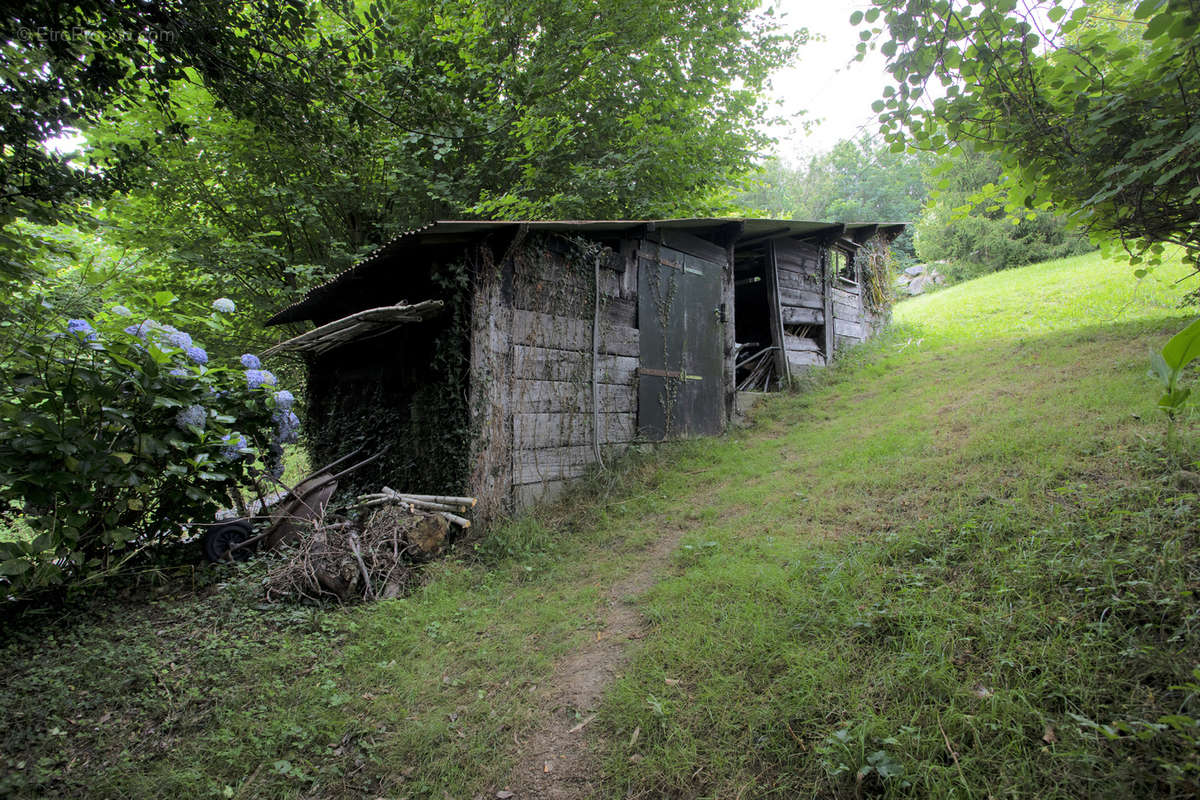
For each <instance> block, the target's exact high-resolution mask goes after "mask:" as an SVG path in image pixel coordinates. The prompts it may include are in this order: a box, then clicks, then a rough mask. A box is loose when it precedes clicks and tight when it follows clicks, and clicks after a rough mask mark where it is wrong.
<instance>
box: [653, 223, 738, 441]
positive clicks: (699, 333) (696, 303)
mask: <svg viewBox="0 0 1200 800" xmlns="http://www.w3.org/2000/svg"><path fill="white" fill-rule="evenodd" d="M638 254H639V261H638V328H639V329H640V331H639V338H640V363H639V368H638V432H639V433H640V434H641V435H642V436H644V437H645V438H647V439H650V440H652V441H659V440H662V439H670V438H675V437H679V436H689V435H708V434H716V433H720V432H721V430H722V429H723V427H724V425H723V423H724V392H723V388H722V382H723V380H724V363H723V355H722V354H723V347H722V345H723V340H722V337H723V335H724V334H723V330H722V325H721V319H720V305H721V274H722V268H723V265H721V264H718V263H716V262H714V261H708V260H706V259H703V258H700V257H698V256H694V255H691V254H690V253H684V252H681V251H679V250H674V249H672V248H669V247H665V246H663V245H660V244H658V243H656V242H642V243H641V246H640V247H639V248H638Z"/></svg>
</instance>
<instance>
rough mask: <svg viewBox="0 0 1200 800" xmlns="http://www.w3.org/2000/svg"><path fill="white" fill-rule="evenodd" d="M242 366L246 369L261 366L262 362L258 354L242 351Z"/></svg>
mask: <svg viewBox="0 0 1200 800" xmlns="http://www.w3.org/2000/svg"><path fill="white" fill-rule="evenodd" d="M241 360H242V366H243V367H245V368H246V369H258V368H259V367H261V366H262V362H261V361H259V360H258V356H256V355H254V354H253V353H242V359H241Z"/></svg>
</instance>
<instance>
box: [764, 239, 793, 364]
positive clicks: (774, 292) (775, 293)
mask: <svg viewBox="0 0 1200 800" xmlns="http://www.w3.org/2000/svg"><path fill="white" fill-rule="evenodd" d="M765 271H766V273H767V302H768V303H769V307H768V311H767V313H768V315H769V316H770V320H769V322H770V323H771V346H772V347H776V348H778V349H777V350H776V351H775V353H774V356H773V358H774V359H775V374H776V375H778V376H779V380H780V382H781V383H782V384H783V385H784V386H790V385H791V383H792V370H791V367H790V366H789V365H788V360H787V353H786V352H785V351H784V347H783V309H782V306H781V302H780V298H779V261H778V255H777V253H776V250H775V242H773V241H771V242H767V264H766V270H765Z"/></svg>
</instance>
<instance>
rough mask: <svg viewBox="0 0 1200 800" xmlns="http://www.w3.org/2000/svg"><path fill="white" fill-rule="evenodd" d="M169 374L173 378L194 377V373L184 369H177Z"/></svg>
mask: <svg viewBox="0 0 1200 800" xmlns="http://www.w3.org/2000/svg"><path fill="white" fill-rule="evenodd" d="M167 374H168V375H170V376H171V377H172V378H190V377H192V373H191V372H189V371H187V370H186V369H184V368H183V367H176V368H175V369H173V370H171V371H170V372H168V373H167Z"/></svg>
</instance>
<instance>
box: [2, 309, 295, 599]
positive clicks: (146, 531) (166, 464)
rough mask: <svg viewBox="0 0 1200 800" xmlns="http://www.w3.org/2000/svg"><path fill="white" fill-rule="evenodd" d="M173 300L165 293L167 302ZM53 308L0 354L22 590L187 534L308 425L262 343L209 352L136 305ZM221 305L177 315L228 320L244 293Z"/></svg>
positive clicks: (191, 323)
mask: <svg viewBox="0 0 1200 800" xmlns="http://www.w3.org/2000/svg"><path fill="white" fill-rule="evenodd" d="M174 303H175V298H174V297H173V296H171V295H170V293H167V292H161V293H159V294H158V295H156V296H155V304H156V306H157V308H156V309H155V314H156V315H157V316H160V317H162V316H163V315H164V314H165V313H168V312H171V311H173V309H169V308H168V307H169V306H172V305H173V304H174ZM45 308H46V309H47V310H46V313H45V314H44V318H43V319H40V320H26V321H24V322H25V323H26V328H24V329H23V330H22V331H21V332H17V333H14V332H13V331H11V330H10V331H6V334H7V335H6V339H7V340H8V342H9V345H8V346H9V349H10V352H8V353H7V354H6V355H5V357H4V360H3V361H0V380H2V385H0V486H4V487H5V490H6V494H7V500H8V502H7V503H6V504H5V507H4V508H2V509H0V515H3V516H4V517H6V518H5V519H3V520H0V524H2V526H3V527H8V528H10V529H11V528H13V527H15V526H16V521H15V520H14V519H13V518H14V517H21V522H22V523H23V524H24V525H27V526H28V527H27V529H28V530H30V531H32V533H33V535H32V536H31V537H30V536H25V537H18V538H17V539H16V540H15V541H6V542H0V581H2V582H7V583H8V586H7V590H8V593H9V594H15V595H20V594H24V593H27V592H30V591H33V590H37V589H42V588H45V587H48V586H53V585H57V584H62V583H70V582H76V581H80V580H83V579H90V578H95V577H98V576H99V575H102V574H105V573H110V572H112V571H113V570H115V569H116V568H117V567H119V566H120V565H121V564H124V563H125V562H127V561H128V560H129V559H130V558H131V557H132V556H133V555H135V554H136V553H138V552H139V551H142V550H144V549H146V548H147V547H150V546H153V545H155V544H159V543H162V542H165V541H168V540H172V539H175V540H177V539H179V538H180V535H181V533H182V532H183V528H182V526H184V525H185V524H186V523H187V522H188V521H190V520H193V519H211V515H212V513H213V511H215V510H216V508H217V507H218V506H219V505H220V504H222V502H223V501H226V502H227V498H228V494H229V491H230V490H231V489H233V488H234V487H236V486H237V485H238V484H241V483H244V482H245V481H246V480H247V478H248V477H250V474H251V472H252V471H253V470H255V469H256V467H255V463H256V462H258V463H266V464H268V465H271V466H272V467H274V466H275V465H280V456H281V455H282V449H281V445H282V444H283V443H284V442H287V441H292V440H294V439H295V436H296V430H297V428H298V426H299V420H298V419H297V418H296V417H295V415H294V414H293V413H292V411H291V406H292V403H293V398H292V395H291V394H290V393H289V392H285V391H277V389H278V387H277V386H276V385H275V384H276V379H275V377H274V376H273V375H272V374H271V373H269V372H267V371H266V370H263V369H260V367H261V365H260V364H259V363H258V359H257V358H256V357H255V356H253V355H249V354H247V355H245V356H243V357H242V363H241V364H240V365H234V366H220V365H216V364H211V363H209V357H208V353H207V352H206V351H205V350H204V348H203V347H202V346H201V345H200V344H199V343H198V342H196V341H194V340H193V339H192V337H191V335H190V334H188V333H187V332H185V331H183V330H180V329H179V328H177V327H174V326H172V325H167V324H163V323H160V322H157V321H155V320H153V319H147V318H144V317H143V316H142V315H134V313H133V312H132V311H130V310H129V309H127V308H125V307H124V306H115V307H113V308H112V309H111V310H109V311H107V312H101V313H97V314H94V315H92V317H91V318H90V319H70V320H64V319H62V318H61V316H58V315H57V314H56V313H55V310H54V307H53V306H52V305H50V304H45ZM213 308H214V309H215V310H213V311H212V312H211V313H203V314H199V313H198V314H184V313H180V312H178V311H174V313H171V318H172V320H173V321H174V322H175V323H177V324H178V325H180V326H183V327H185V328H188V329H190V330H193V331H200V330H206V331H208V332H211V333H213V334H219V333H220V332H221V331H222V330H223V329H224V328H225V327H226V326H228V324H229V322H228V321H227V319H226V315H227V313H228V312H232V311H233V304H232V303H231V302H230V301H228V300H225V299H224V298H222V299H220V300H217V301H216V302H214V304H213ZM7 324H9V325H12V324H13V323H12V322H11V321H9V322H8V323H7ZM0 586H2V584H0Z"/></svg>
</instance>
